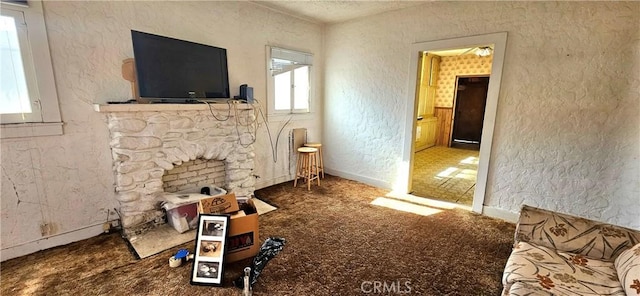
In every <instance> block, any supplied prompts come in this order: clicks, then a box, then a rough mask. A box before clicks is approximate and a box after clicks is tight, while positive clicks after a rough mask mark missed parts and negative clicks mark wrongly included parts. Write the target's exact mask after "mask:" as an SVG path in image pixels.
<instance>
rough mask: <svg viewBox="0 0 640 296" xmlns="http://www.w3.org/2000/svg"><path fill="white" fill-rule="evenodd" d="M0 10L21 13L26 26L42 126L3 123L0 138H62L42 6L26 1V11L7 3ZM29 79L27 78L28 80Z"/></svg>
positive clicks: (32, 1) (32, 123) (37, 2)
mask: <svg viewBox="0 0 640 296" xmlns="http://www.w3.org/2000/svg"><path fill="white" fill-rule="evenodd" d="M0 5H1V6H2V7H1V9H2V10H5V9H7V10H14V11H21V12H22V13H24V18H25V21H26V23H27V26H28V40H29V46H30V49H31V59H32V61H33V67H34V68H35V71H34V72H35V80H36V82H37V92H38V94H39V97H40V106H41V114H42V122H30V123H6V124H5V123H3V124H1V125H0V138H2V139H5V138H19V137H35V136H52V135H62V120H61V117H60V107H59V104H58V92H57V89H56V84H55V78H54V75H53V66H52V64H51V53H50V51H49V40H48V38H47V29H46V26H45V22H44V11H43V8H42V2H41V1H36V0H30V1H29V7H25V6H22V5H14V4H11V3H7V2H2V3H0ZM27 79H29V78H27Z"/></svg>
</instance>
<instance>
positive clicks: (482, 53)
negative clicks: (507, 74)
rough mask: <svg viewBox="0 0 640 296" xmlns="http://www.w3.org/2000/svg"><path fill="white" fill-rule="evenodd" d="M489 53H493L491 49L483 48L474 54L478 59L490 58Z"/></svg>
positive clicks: (479, 48)
mask: <svg viewBox="0 0 640 296" xmlns="http://www.w3.org/2000/svg"><path fill="white" fill-rule="evenodd" d="M491 52H493V49H491V47H488V46H483V47H478V49H476V52H475V53H476V55H477V56H479V57H486V56H490V55H491Z"/></svg>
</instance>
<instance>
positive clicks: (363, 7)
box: [251, 0, 424, 24]
mask: <svg viewBox="0 0 640 296" xmlns="http://www.w3.org/2000/svg"><path fill="white" fill-rule="evenodd" d="M251 2H253V3H255V4H258V5H261V6H264V7H267V8H270V9H273V10H276V11H280V12H283V13H286V14H289V15H292V16H295V17H298V18H301V19H304V20H307V21H311V22H314V23H320V24H333V23H340V22H344V21H348V20H352V19H357V18H361V17H365V16H371V15H375V14H380V13H383V12H388V11H393V10H398V9H403V8H407V7H413V6H417V5H421V4H424V2H423V1H407V0H386V1H353V0H352V1H327V0H300V1H273V0H267V1H251Z"/></svg>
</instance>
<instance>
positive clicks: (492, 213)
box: [482, 206, 520, 223]
mask: <svg viewBox="0 0 640 296" xmlns="http://www.w3.org/2000/svg"><path fill="white" fill-rule="evenodd" d="M482 214H483V215H485V216H489V217H492V218H498V219H502V220H505V221H507V222H511V223H516V222H518V218H520V214H519V213H514V212H510V211H507V210H503V209H499V208H494V207H488V206H482Z"/></svg>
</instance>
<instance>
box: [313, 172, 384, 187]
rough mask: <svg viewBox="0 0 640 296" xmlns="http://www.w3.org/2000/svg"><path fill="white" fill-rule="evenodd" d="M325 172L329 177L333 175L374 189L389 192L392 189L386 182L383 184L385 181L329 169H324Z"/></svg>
mask: <svg viewBox="0 0 640 296" xmlns="http://www.w3.org/2000/svg"><path fill="white" fill-rule="evenodd" d="M325 172H326V173H327V174H329V175H333V176H336V177H341V178H345V179H349V180H354V181H358V182H362V183H365V184H367V185H371V186H375V187H378V188H383V189H389V190H391V188H393V186H392V185H391V183H388V182H385V181H383V180H379V179H374V178H369V177H365V176H362V175H357V174H352V173H347V172H344V171H338V170H332V169H329V168H325Z"/></svg>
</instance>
